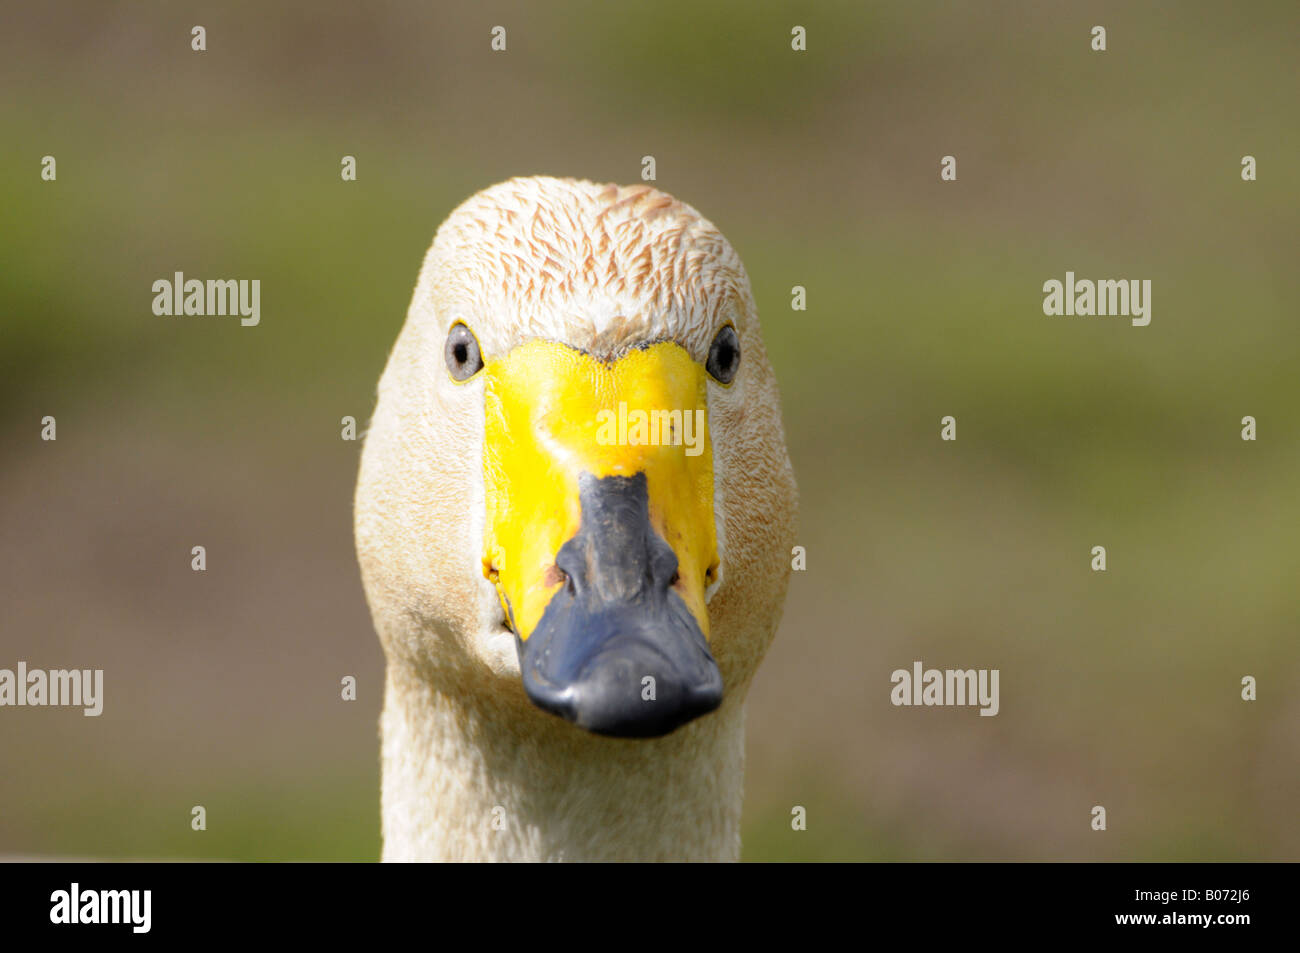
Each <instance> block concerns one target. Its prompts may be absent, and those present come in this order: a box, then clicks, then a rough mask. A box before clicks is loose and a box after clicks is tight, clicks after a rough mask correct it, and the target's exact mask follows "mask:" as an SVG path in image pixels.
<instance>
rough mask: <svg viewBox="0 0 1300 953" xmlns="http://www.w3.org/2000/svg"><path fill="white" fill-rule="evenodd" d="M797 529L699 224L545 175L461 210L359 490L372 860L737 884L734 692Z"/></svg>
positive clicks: (404, 352)
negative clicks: (372, 642)
mask: <svg viewBox="0 0 1300 953" xmlns="http://www.w3.org/2000/svg"><path fill="white" fill-rule="evenodd" d="M678 412H680V414H679V413H678ZM697 412H698V413H697ZM647 420H648V421H649V422H650V424H651V425H654V424H657V425H658V426H649V427H648V426H647ZM679 421H681V424H680V425H679ZM692 421H700V422H702V424H703V427H702V429H703V433H702V434H701V433H699V432H698V431H699V429H701V428H699V427H697V428H696V430H697V432H696V433H695V434H694V436H693V438H692V440H691V441H689V442H688V441H687V440H686V439H685V438H686V437H687V436H688V435H687V434H686V433H685V432H684V431H685V430H686V428H687V426H689V425H690V422H692ZM652 437H653V438H656V439H654V440H653V441H652V440H651V439H650V438H652ZM692 444H693V446H692ZM796 510H797V495H796V487H795V481H794V475H793V472H792V470H791V466H790V460H789V456H788V453H787V450H786V446H785V436H784V430H783V425H782V420H781V410H780V402H779V396H778V392H777V385H776V380H775V377H774V375H773V373H772V369H771V367H770V365H769V364H768V360H767V357H766V354H765V352H764V349H763V341H762V338H761V336H760V330H759V324H758V318H757V313H756V308H755V304H754V299H753V294H752V292H751V290H750V286H749V279H748V277H747V275H746V273H745V270H744V267H743V265H742V264H741V262H740V259H739V257H738V256H737V254H736V252H735V251H734V250H733V249H732V247H731V245H730V244H729V243H728V242H727V240H726V239H725V238H724V237H723V236H722V234H721V233H720V232H719V231H718V229H717V228H715V227H714V225H713V224H712V223H711V222H709V221H708V220H706V219H705V218H703V217H702V216H701V215H700V214H699V213H698V212H696V211H695V209H693V208H691V207H690V206H689V205H686V204H684V203H682V202H679V201H677V200H676V199H674V198H672V197H671V196H670V195H667V194H665V193H664V192H660V191H658V190H657V189H655V188H653V187H650V186H646V185H637V186H628V187H620V186H615V185H600V184H595V183H592V182H587V181H578V180H574V179H558V178H549V177H531V178H516V179H511V180H509V181H507V182H503V183H501V184H498V185H495V186H492V187H491V188H488V189H485V190H484V191H482V192H479V193H478V194H477V195H475V196H473V197H472V198H470V199H469V200H467V201H466V202H465V203H464V204H462V205H461V206H460V207H459V208H457V209H456V210H455V211H454V212H453V213H452V214H451V215H450V216H449V217H448V219H447V220H446V221H445V222H444V223H443V224H442V226H441V227H440V228H439V229H438V231H437V233H436V235H435V237H434V240H433V244H432V246H431V247H430V249H429V251H428V253H427V255H426V256H425V258H424V262H423V265H422V267H421V269H420V273H419V277H418V280H417V283H416V287H415V292H414V295H413V297H412V300H411V306H410V310H409V312H408V314H407V318H406V322H405V324H404V326H403V327H402V330H401V332H400V334H399V336H398V338H397V341H396V343H395V345H394V347H393V350H392V352H391V354H390V356H389V359H388V363H387V365H386V367H385V369H384V372H383V375H382V377H381V378H380V381H379V388H378V399H377V403H376V406H375V411H374V415H373V418H372V420H371V424H370V427H369V430H368V433H367V434H366V437H365V442H364V446H363V450H362V454H361V464H360V473H359V476H358V480H357V488H356V498H355V506H354V513H355V536H356V548H357V556H358V562H359V564H360V569H361V575H362V582H363V586H364V589H365V593H366V599H367V602H368V604H369V606H370V610H371V615H372V618H373V621H374V624H375V629H376V632H377V633H378V636H379V639H380V642H381V644H382V646H383V649H384V654H385V661H386V676H385V686H384V704H383V713H382V715H381V719H380V729H381V738H382V744H381V749H382V798H381V800H382V826H383V831H382V833H383V853H382V858H383V860H385V861H416V860H501V861H610V860H637V861H659V860H736V859H739V856H740V809H741V798H742V775H743V767H744V717H745V694H746V692H747V690H748V687H749V684H750V681H751V679H752V678H753V676H754V673H755V670H756V669H757V667H758V665H759V662H760V660H761V659H762V657H763V655H764V653H765V652H766V650H767V648H768V646H769V644H770V643H771V641H772V638H773V635H774V633H775V629H776V626H777V622H778V620H779V618H780V614H781V607H782V603H783V602H784V599H785V591H786V585H787V582H788V579H789V573H790V566H791V563H790V559H791V547H792V545H793V543H794V536H795V520H796Z"/></svg>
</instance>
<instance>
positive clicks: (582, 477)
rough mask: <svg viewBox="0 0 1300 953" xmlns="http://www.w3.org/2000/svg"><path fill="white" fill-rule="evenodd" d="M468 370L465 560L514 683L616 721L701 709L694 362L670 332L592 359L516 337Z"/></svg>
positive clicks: (705, 639) (703, 395) (705, 515)
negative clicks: (481, 584)
mask: <svg viewBox="0 0 1300 953" xmlns="http://www.w3.org/2000/svg"><path fill="white" fill-rule="evenodd" d="M485 373H486V382H485V390H484V406H485V423H486V426H485V434H484V437H485V439H484V477H485V490H486V502H487V521H486V531H485V534H484V539H485V547H484V548H485V552H484V556H483V571H484V574H485V575H486V576H487V578H488V579H490V580H491V581H492V582H493V583H494V584H495V585H496V588H497V592H498V594H499V595H500V598H501V604H502V608H503V610H504V612H505V614H506V618H507V620H508V623H509V625H510V627H511V629H512V630H513V631H514V632H515V636H516V640H517V645H518V649H519V661H520V668H521V670H522V673H523V683H524V689H525V691H526V692H527V694H528V697H529V698H530V699H531V700H532V701H533V703H534V704H536V705H538V706H539V707H540V708H542V709H544V710H546V711H549V712H552V713H554V714H556V715H559V716H561V717H563V718H567V719H568V720H570V721H572V722H574V723H575V724H577V725H579V726H580V727H582V728H585V729H587V730H589V731H593V732H596V733H599V734H605V735H616V736H623V737H650V736H656V735H663V734H667V733H668V732H670V731H672V730H674V729H675V728H677V727H678V726H680V725H682V724H684V723H686V722H688V721H690V720H691V719H693V718H696V717H698V716H700V715H703V714H706V713H707V712H710V711H712V710H713V709H715V708H717V707H718V705H719V704H720V703H721V701H722V675H721V673H720V672H719V670H718V666H717V663H716V661H715V660H714V658H713V655H712V653H711V652H710V650H709V618H708V609H707V606H706V603H705V599H706V592H707V590H708V588H709V587H710V586H711V585H712V584H713V583H714V581H715V580H716V578H717V573H718V564H719V561H718V550H717V539H716V530H715V525H714V513H713V462H712V461H713V456H712V448H711V445H710V441H709V434H708V414H707V384H706V378H705V374H706V371H705V369H704V368H703V367H702V366H701V365H700V364H699V363H698V362H697V361H695V360H693V359H692V358H691V357H690V355H689V354H688V353H687V352H686V350H685V349H683V348H682V347H681V346H679V345H677V344H675V343H672V342H659V343H656V344H652V345H649V346H647V347H642V348H637V349H634V350H631V351H629V352H627V353H625V354H623V355H622V356H621V357H619V358H617V359H616V360H613V361H600V360H597V359H596V358H594V357H592V356H591V355H589V354H586V353H584V352H582V351H579V350H576V349H574V348H571V347H569V346H567V345H564V344H559V343H556V342H551V341H530V342H528V343H527V344H523V345H520V346H518V347H516V348H514V349H513V350H511V351H510V352H509V353H507V354H505V355H504V356H502V357H501V358H498V359H495V360H493V361H492V362H490V363H489V364H488V365H487V366H486V368H485Z"/></svg>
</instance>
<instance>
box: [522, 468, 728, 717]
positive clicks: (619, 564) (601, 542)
mask: <svg viewBox="0 0 1300 953" xmlns="http://www.w3.org/2000/svg"><path fill="white" fill-rule="evenodd" d="M579 489H580V492H581V499H582V526H581V529H580V530H579V532H578V534H577V535H576V536H574V538H573V539H571V540H569V541H568V542H567V543H565V544H564V546H563V547H561V549H560V552H559V554H558V555H557V557H556V565H557V566H558V567H559V568H560V570H561V571H562V572H563V573H564V574H565V576H566V577H567V579H568V585H565V586H563V587H561V588H560V589H558V590H557V591H556V593H555V595H554V596H553V597H552V598H551V601H550V603H548V605H547V607H546V611H545V613H543V616H542V619H541V621H540V622H539V623H538V625H537V628H536V630H535V631H534V632H533V633H532V634H531V635H530V636H529V637H528V639H527V640H526V641H522V642H519V643H518V648H519V660H520V666H521V668H522V670H523V681H524V689H525V691H526V692H527V693H528V697H529V698H530V699H531V700H532V701H533V703H534V704H536V705H537V706H538V707H539V708H542V709H544V710H546V711H549V712H551V713H553V714H556V715H559V716H561V717H562V718H567V719H568V720H569V721H572V722H573V723H574V724H576V725H578V726H579V727H581V728H585V729H586V730H588V731H591V732H595V733H596V734H602V735H613V736H616V737H623V738H648V737H656V736H659V735H665V734H668V733H669V732H671V731H673V730H675V729H676V728H678V727H680V726H681V725H683V724H685V723H686V722H688V721H691V720H692V719H694V718H698V717H699V716H700V715H704V714H707V713H708V712H711V711H713V710H714V709H715V708H717V707H718V705H719V704H721V702H722V674H721V672H720V671H719V670H718V665H717V662H715V661H714V659H713V655H712V654H711V653H710V651H709V645H708V641H707V640H706V639H705V638H704V634H703V633H702V632H701V631H700V627H699V625H698V623H697V622H696V620H695V618H694V616H692V615H691V612H690V610H689V609H688V608H687V606H686V603H685V602H684V601H683V600H682V597H681V596H680V594H679V593H678V592H677V590H676V589H675V588H674V582H675V580H676V578H677V557H676V555H675V554H674V553H673V551H672V549H671V547H669V546H668V544H667V543H666V542H664V540H663V539H662V538H661V537H660V536H659V535H658V534H657V533H655V531H654V529H653V527H652V526H651V525H650V521H649V512H648V502H647V495H646V481H645V474H637V475H635V476H632V477H604V478H601V479H598V478H595V477H591V476H589V475H584V477H583V478H582V479H581V480H580V481H579Z"/></svg>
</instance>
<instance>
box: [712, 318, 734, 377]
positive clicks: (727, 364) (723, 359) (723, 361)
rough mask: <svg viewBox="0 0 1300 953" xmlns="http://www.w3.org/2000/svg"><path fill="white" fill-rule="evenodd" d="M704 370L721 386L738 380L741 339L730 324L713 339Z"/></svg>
mask: <svg viewBox="0 0 1300 953" xmlns="http://www.w3.org/2000/svg"><path fill="white" fill-rule="evenodd" d="M704 369H705V370H706V371H708V372H709V373H710V374H712V375H713V378H714V380H716V381H717V382H718V383H719V384H730V383H731V382H732V381H733V380H735V379H736V371H738V370H740V338H738V337H736V329H735V328H733V327H732V326H731V325H730V324H728V325H727V326H726V327H725V328H723V329H722V330H721V331H719V332H718V336H717V337H715V338H714V339H713V344H712V345H711V346H710V347H709V360H708V361H707V362H706V363H705V365H704Z"/></svg>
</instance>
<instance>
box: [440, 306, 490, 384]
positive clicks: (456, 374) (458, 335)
mask: <svg viewBox="0 0 1300 953" xmlns="http://www.w3.org/2000/svg"><path fill="white" fill-rule="evenodd" d="M445 354H446V357H447V371H448V373H450V374H451V379H452V380H456V381H467V380H469V379H470V378H471V377H473V376H474V375H475V374H477V373H478V372H479V371H481V370H482V369H483V355H482V354H480V353H479V350H478V339H477V338H475V337H474V332H473V331H471V330H470V329H469V328H467V327H466V326H465V325H464V324H461V323H460V322H459V321H457V322H456V323H455V324H453V325H452V326H451V331H449V332H448V334H447V346H446V348H445Z"/></svg>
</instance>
